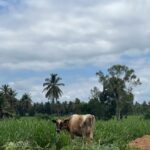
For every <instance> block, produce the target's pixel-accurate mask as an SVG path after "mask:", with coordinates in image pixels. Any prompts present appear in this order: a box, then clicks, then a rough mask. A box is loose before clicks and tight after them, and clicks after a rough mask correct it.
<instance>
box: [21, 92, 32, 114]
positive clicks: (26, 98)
mask: <svg viewBox="0 0 150 150" xmlns="http://www.w3.org/2000/svg"><path fill="white" fill-rule="evenodd" d="M31 106H32V99H31V96H30V95H29V94H27V93H24V94H23V95H22V97H21V99H20V111H21V114H22V115H26V114H27V113H29V111H30V109H31Z"/></svg>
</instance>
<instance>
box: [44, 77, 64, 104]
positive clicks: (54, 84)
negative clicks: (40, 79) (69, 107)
mask: <svg viewBox="0 0 150 150" xmlns="http://www.w3.org/2000/svg"><path fill="white" fill-rule="evenodd" d="M61 80H62V78H60V77H58V75H57V74H51V75H50V77H49V78H46V79H45V83H43V86H44V87H45V88H44V90H43V91H46V94H45V97H46V98H48V99H51V100H52V103H55V102H57V100H58V99H59V97H60V96H62V90H61V89H60V86H64V83H60V81H61Z"/></svg>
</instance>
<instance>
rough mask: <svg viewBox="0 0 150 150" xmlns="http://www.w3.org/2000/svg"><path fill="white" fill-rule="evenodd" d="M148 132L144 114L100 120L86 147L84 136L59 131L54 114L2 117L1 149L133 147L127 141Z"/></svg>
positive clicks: (149, 125)
mask: <svg viewBox="0 0 150 150" xmlns="http://www.w3.org/2000/svg"><path fill="white" fill-rule="evenodd" d="M145 134H150V120H144V119H143V118H142V117H135V116H131V117H128V118H127V119H124V120H122V121H119V122H117V121H116V120H110V121H101V120H97V121H96V126H95V132H94V140H93V143H92V144H84V147H83V142H82V140H81V138H75V139H74V140H73V141H72V140H71V139H70V136H69V134H68V133H67V132H62V133H61V134H60V135H57V134H56V133H55V126H54V124H53V123H52V122H51V118H50V119H43V118H41V117H34V118H20V119H19V118H18V119H5V120H1V121H0V150H5V149H6V150H32V149H33V150H34V149H36V150H42V149H43V150H71V149H72V148H73V147H74V149H76V150H81V149H84V150H129V147H128V146H127V143H128V142H129V141H131V140H133V139H135V138H137V137H140V136H142V135H145Z"/></svg>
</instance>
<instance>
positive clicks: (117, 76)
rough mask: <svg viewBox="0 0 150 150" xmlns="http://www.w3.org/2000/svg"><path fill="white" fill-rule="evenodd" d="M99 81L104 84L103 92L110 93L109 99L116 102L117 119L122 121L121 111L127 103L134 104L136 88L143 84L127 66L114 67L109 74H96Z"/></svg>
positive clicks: (109, 70)
mask: <svg viewBox="0 0 150 150" xmlns="http://www.w3.org/2000/svg"><path fill="white" fill-rule="evenodd" d="M96 75H97V76H98V77H99V81H100V82H101V83H102V84H103V91H107V93H109V95H108V98H109V99H112V100H115V104H116V118H117V120H120V115H121V111H122V110H123V107H124V106H125V105H124V104H125V103H129V101H130V103H133V97H132V96H129V95H131V94H132V89H133V87H134V86H137V85H139V84H141V82H140V79H139V78H137V76H136V75H135V73H134V70H133V69H129V68H128V67H127V66H125V65H114V66H112V67H111V68H109V69H108V74H106V75H104V73H103V72H102V71H99V72H97V73H96Z"/></svg>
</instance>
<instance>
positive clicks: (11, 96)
mask: <svg viewBox="0 0 150 150" xmlns="http://www.w3.org/2000/svg"><path fill="white" fill-rule="evenodd" d="M0 93H1V94H2V96H3V101H4V107H3V109H5V110H8V111H12V112H14V110H15V104H16V101H17V100H16V98H15V97H16V95H17V93H16V91H15V90H13V89H12V88H11V87H10V86H9V85H8V84H4V85H2V87H1V88H0Z"/></svg>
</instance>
